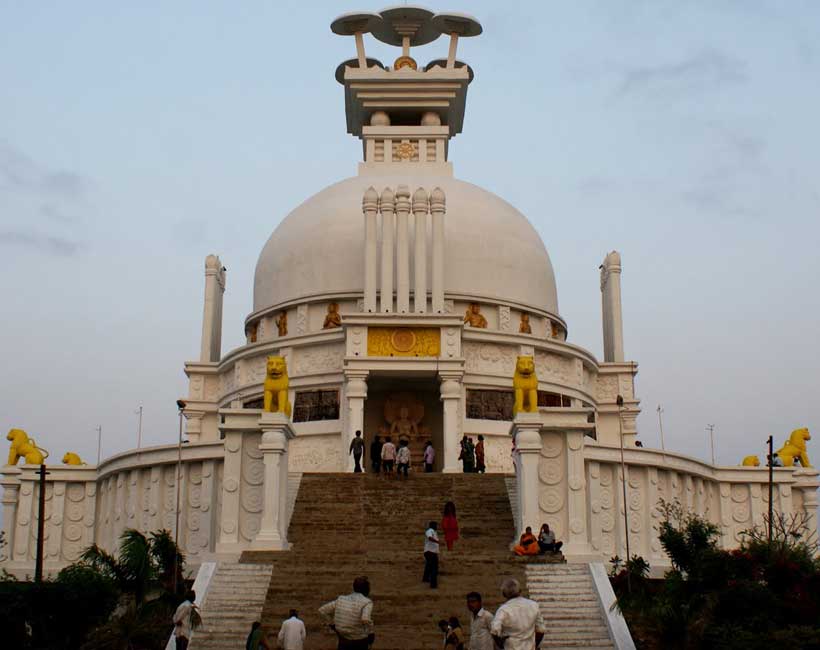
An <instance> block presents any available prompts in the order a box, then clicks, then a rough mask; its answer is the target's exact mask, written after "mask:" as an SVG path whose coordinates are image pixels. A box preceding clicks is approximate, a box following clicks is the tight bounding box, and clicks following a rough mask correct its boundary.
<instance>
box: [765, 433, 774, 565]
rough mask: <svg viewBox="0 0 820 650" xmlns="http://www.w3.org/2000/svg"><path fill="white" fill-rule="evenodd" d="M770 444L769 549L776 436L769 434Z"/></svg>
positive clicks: (772, 513) (770, 544) (770, 545)
mask: <svg viewBox="0 0 820 650" xmlns="http://www.w3.org/2000/svg"><path fill="white" fill-rule="evenodd" d="M766 442H767V443H768V444H769V549H771V547H772V517H774V503H773V501H772V496H773V494H772V493H773V492H774V437H773V436H769V439H768V440H767V441H766Z"/></svg>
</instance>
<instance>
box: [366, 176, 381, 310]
mask: <svg viewBox="0 0 820 650" xmlns="http://www.w3.org/2000/svg"><path fill="white" fill-rule="evenodd" d="M378 208H379V195H378V194H377V193H376V190H375V189H374V188H373V187H372V186H371V187H368V188H367V191H366V192H365V193H364V197H363V198H362V212H363V213H364V309H363V311H365V312H366V313H375V312H376V265H377V263H378V261H377V255H378V249H377V239H378V237H377V235H376V211H377V210H378Z"/></svg>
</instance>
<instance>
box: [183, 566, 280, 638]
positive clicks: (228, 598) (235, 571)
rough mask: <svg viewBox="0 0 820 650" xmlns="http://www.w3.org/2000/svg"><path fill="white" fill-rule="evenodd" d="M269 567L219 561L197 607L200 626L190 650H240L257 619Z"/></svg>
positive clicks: (262, 600)
mask: <svg viewBox="0 0 820 650" xmlns="http://www.w3.org/2000/svg"><path fill="white" fill-rule="evenodd" d="M270 577H271V566H270V564H238V563H236V562H225V563H223V562H220V563H219V564H218V566H217V569H216V573H214V576H213V578H211V583H210V585H209V586H208V591H207V592H206V594H205V598H204V600H203V602H202V606H201V608H200V610H201V614H202V625H201V626H200V627H199V628H198V629H197V630H196V631H195V632H194V635H193V638H192V639H191V643H190V645H189V648H190V650H228V649H229V648H244V647H245V639H246V637H247V636H248V631H249V630H250V627H251V623H253V622H254V621H258V620H261V619H260V616H261V614H262V606H263V604H264V602H265V595H266V594H267V591H268V586H269V585H270Z"/></svg>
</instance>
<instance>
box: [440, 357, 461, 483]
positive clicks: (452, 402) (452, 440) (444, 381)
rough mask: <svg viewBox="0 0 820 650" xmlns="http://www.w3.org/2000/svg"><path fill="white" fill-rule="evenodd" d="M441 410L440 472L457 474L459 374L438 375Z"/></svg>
mask: <svg viewBox="0 0 820 650" xmlns="http://www.w3.org/2000/svg"><path fill="white" fill-rule="evenodd" d="M439 379H440V380H441V402H442V410H443V420H444V422H443V427H442V449H441V458H442V463H441V471H442V472H458V471H460V469H459V466H458V451H459V439H460V438H459V437H460V433H461V431H460V430H461V427H460V424H461V379H462V375H461V374H456V373H452V374H451V373H439Z"/></svg>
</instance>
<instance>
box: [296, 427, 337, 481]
mask: <svg viewBox="0 0 820 650" xmlns="http://www.w3.org/2000/svg"><path fill="white" fill-rule="evenodd" d="M340 445H341V438H340V434H333V435H327V436H296V437H295V438H294V439H293V440H291V441H290V446H289V448H288V470H289V471H291V472H338V471H340V469H341V466H342V463H341V456H340V449H341V447H340Z"/></svg>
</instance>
